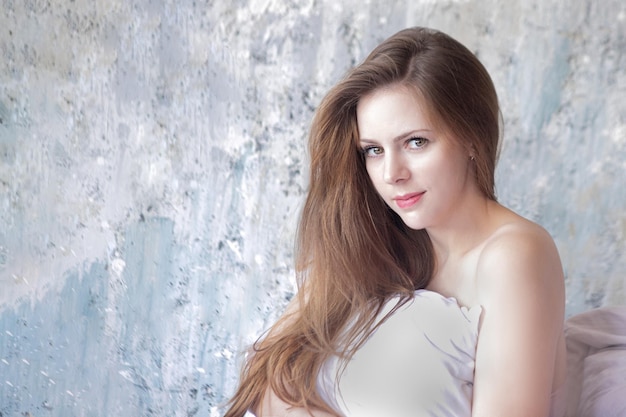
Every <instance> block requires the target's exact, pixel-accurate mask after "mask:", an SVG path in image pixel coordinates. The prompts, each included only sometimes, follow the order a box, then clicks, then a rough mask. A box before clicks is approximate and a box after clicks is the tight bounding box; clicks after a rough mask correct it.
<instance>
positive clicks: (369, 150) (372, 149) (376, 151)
mask: <svg viewBox="0 0 626 417" xmlns="http://www.w3.org/2000/svg"><path fill="white" fill-rule="evenodd" d="M382 153H383V148H381V147H379V146H368V147H366V148H363V155H365V156H366V157H375V156H380V155H382Z"/></svg>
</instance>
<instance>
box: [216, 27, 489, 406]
mask: <svg viewBox="0 0 626 417" xmlns="http://www.w3.org/2000/svg"><path fill="white" fill-rule="evenodd" d="M394 83H399V84H403V85H407V86H410V87H412V88H415V89H416V94H420V96H421V97H422V98H423V99H425V100H426V101H425V102H426V103H427V105H428V107H429V110H430V112H431V115H432V116H434V117H435V119H436V120H438V121H440V122H441V123H443V125H445V127H446V128H447V129H449V131H450V132H451V133H453V137H455V138H456V139H457V140H458V141H459V142H460V143H461V144H462V145H463V146H465V147H466V148H467V150H468V152H469V153H471V154H472V156H473V157H474V163H475V170H474V172H475V175H476V180H477V184H478V186H479V188H480V189H481V191H482V192H483V194H484V195H485V196H486V197H487V198H490V199H494V200H495V193H494V170H495V164H496V159H497V150H498V141H499V108H498V102H497V96H496V93H495V89H494V86H493V83H492V81H491V78H490V77H489V75H488V73H487V71H486V70H485V68H484V67H483V66H482V64H481V63H480V62H479V61H478V59H477V58H476V57H475V56H474V55H473V54H472V53H471V52H470V51H469V50H468V49H467V48H465V47H464V46H463V45H461V44H460V43H458V42H457V41H455V40H454V39H452V38H450V37H449V36H447V35H445V34H443V33H441V32H438V31H434V30H430V29H425V28H411V29H405V30H403V31H401V32H398V33H397V34H395V35H393V36H392V37H390V38H389V39H387V40H386V41H384V42H383V43H381V44H380V45H379V46H378V47H376V48H375V49H374V50H373V51H372V52H371V54H370V55H369V56H368V57H367V58H366V59H365V61H364V62H363V63H361V64H360V65H359V66H357V67H356V68H354V69H353V70H351V71H350V72H349V73H348V74H347V76H346V77H345V78H344V79H343V80H342V81H340V82H339V83H338V84H337V85H336V86H335V87H334V88H332V89H331V90H330V91H329V92H328V94H327V95H326V97H325V98H324V99H323V100H322V102H321V104H320V106H319V108H318V109H317V112H316V114H315V117H314V119H313V123H312V127H311V132H310V136H309V152H310V159H311V161H310V177H309V191H308V195H307V197H306V201H305V205H304V208H303V211H302V214H301V218H300V224H299V229H298V237H297V245H296V271H297V274H298V275H297V278H298V284H299V291H298V294H297V300H296V301H297V304H296V305H297V308H295V310H294V311H292V312H291V313H290V314H286V315H284V316H283V317H282V318H281V319H280V320H279V321H278V322H277V323H276V324H275V325H274V326H273V327H272V329H271V330H270V331H269V332H268V334H267V335H266V336H265V337H264V338H261V339H260V340H258V341H257V342H256V343H255V345H254V352H253V354H252V355H251V356H250V358H249V359H248V361H247V363H246V364H245V366H244V369H243V371H242V374H241V380H240V385H239V388H238V390H237V392H236V393H235V395H234V397H233V398H232V399H231V401H230V405H231V407H230V409H229V410H228V411H227V413H226V415H225V417H241V416H242V415H244V414H245V412H246V410H248V409H255V408H257V407H259V406H260V404H261V401H262V399H263V396H264V394H265V392H266V390H267V389H268V388H270V389H271V390H273V392H274V393H275V394H276V395H277V396H278V397H279V398H281V399H282V400H283V401H285V402H287V403H290V404H292V405H294V406H299V407H306V408H309V409H312V408H318V409H322V410H325V411H328V412H333V410H331V409H330V408H329V406H328V405H327V404H325V403H324V401H323V400H322V399H321V398H320V396H319V394H318V392H317V390H316V382H317V375H318V373H319V370H320V368H321V366H322V365H323V363H324V362H325V361H326V360H327V359H328V358H329V356H330V355H334V354H336V355H339V356H341V357H343V358H349V357H350V356H351V355H352V354H353V353H354V352H355V351H356V350H357V349H358V348H359V347H360V346H361V344H362V343H363V341H364V340H365V339H366V337H367V335H369V334H371V332H372V331H373V330H374V329H375V328H376V326H377V324H376V323H377V322H376V320H377V316H378V314H379V313H380V311H381V308H382V306H383V305H384V304H385V302H387V301H388V300H389V299H390V298H391V297H393V296H399V300H400V302H399V304H398V305H401V304H402V303H403V302H406V301H408V300H410V299H411V297H412V296H413V294H414V291H415V290H416V289H419V288H424V287H425V286H426V285H427V284H428V282H429V280H430V278H431V277H432V275H433V271H434V268H435V261H434V255H433V249H432V245H431V242H430V239H429V237H428V235H427V233H426V231H424V230H411V229H409V228H408V227H407V226H406V225H405V224H404V223H403V222H402V221H401V219H400V218H399V217H398V216H397V215H396V214H395V213H394V212H393V211H392V210H391V209H390V208H389V207H388V206H386V205H385V203H384V202H383V200H382V199H381V198H380V197H379V195H378V194H377V192H376V191H375V189H374V187H373V186H372V184H371V182H370V179H369V177H368V174H367V172H366V169H365V163H364V159H363V155H362V152H361V151H360V149H359V145H358V143H359V135H358V130H357V118H356V107H357V103H358V102H359V100H360V99H361V98H362V97H364V96H365V95H367V94H369V93H371V92H372V91H374V90H376V89H378V88H381V87H384V86H388V85H391V84H394ZM469 153H468V155H469ZM348 323H350V325H349V326H348Z"/></svg>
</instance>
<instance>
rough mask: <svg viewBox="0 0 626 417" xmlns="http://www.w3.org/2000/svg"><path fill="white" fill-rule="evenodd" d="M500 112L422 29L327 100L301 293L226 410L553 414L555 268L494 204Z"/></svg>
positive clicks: (396, 42) (560, 307) (558, 347)
mask: <svg viewBox="0 0 626 417" xmlns="http://www.w3.org/2000/svg"><path fill="white" fill-rule="evenodd" d="M499 116H500V114H499V107H498V101H497V96H496V92H495V89H494V86H493V83H492V81H491V79H490V77H489V75H488V73H487V71H486V70H485V68H484V67H483V66H482V65H481V63H480V62H479V61H478V60H477V58H476V57H475V56H474V55H473V54H472V53H471V52H470V51H469V50H467V49H466V48H465V47H464V46H462V45H461V44H459V43H458V42H457V41H455V40H453V39H452V38H450V37H449V36H447V35H445V34H443V33H441V32H437V31H434V30H429V29H424V28H412V29H406V30H403V31H401V32H399V33H397V34H395V35H393V36H392V37H390V38H389V39H387V40H386V41H384V42H383V43H382V44H381V45H379V46H378V47H377V48H376V49H374V51H372V53H371V54H370V55H369V56H368V57H367V59H366V60H365V61H364V62H363V63H362V64H360V65H359V66H358V67H356V68H355V69H353V70H352V71H351V72H349V73H348V75H347V76H346V77H345V79H343V80H342V81H341V82H339V84H338V85H336V86H335V87H334V88H333V89H332V90H331V91H330V92H329V93H328V95H327V96H326V97H325V98H324V100H323V101H322V103H321V104H320V107H319V109H318V110H317V113H316V115H315V118H314V121H313V125H312V128H311V133H310V138H309V140H310V143H309V150H310V156H311V171H310V189H309V193H308V196H307V199H306V203H305V206H304V209H303V212H302V216H301V220H300V225H299V231H298V232H299V235H298V247H297V265H296V267H297V272H298V279H299V281H298V282H299V291H298V294H297V297H295V298H294V301H293V302H292V304H291V305H290V306H289V308H288V309H287V312H286V313H285V314H284V316H283V317H282V318H281V319H280V320H279V321H278V322H277V323H276V324H275V325H274V326H273V327H272V329H271V330H270V331H269V333H268V334H267V336H266V337H265V338H263V339H261V340H260V341H258V342H257V343H256V345H255V348H254V354H253V355H251V356H250V358H249V359H248V362H247V364H246V366H245V369H244V370H243V373H242V377H241V382H240V386H239V389H238V391H237V392H236V394H235V396H234V398H233V399H232V400H231V408H230V410H229V411H228V412H227V413H226V417H240V416H242V415H244V414H246V412H253V413H254V414H255V415H257V416H259V417H260V416H263V417H267V416H283V415H289V416H299V415H302V416H306V415H313V416H341V415H346V416H351V417H352V416H364V415H371V416H405V415H406V416H422V415H429V416H431V415H433V416H456V417H459V416H470V415H471V416H473V417H480V416H488V417H491V416H503V415H506V416H508V417H516V416H520V417H522V416H524V417H527V416H535V417H539V416H562V415H563V413H564V411H563V407H564V399H563V398H562V397H563V393H564V391H563V389H561V387H562V386H563V385H564V384H563V382H564V378H565V347H564V346H565V345H564V338H563V332H562V324H563V314H564V283H563V281H564V280H563V273H562V268H561V264H560V260H559V256H558V253H557V250H556V248H555V245H554V243H553V241H552V239H551V238H550V236H549V235H548V233H547V232H546V231H545V230H543V229H542V228H541V227H540V226H538V225H536V224H534V223H532V222H530V221H528V220H526V219H524V218H522V217H520V216H518V215H517V214H515V213H513V212H512V211H510V210H508V209H507V208H505V207H503V206H502V205H500V204H499V203H497V201H496V197H495V193H494V170H495V164H496V158H497V153H498V142H499Z"/></svg>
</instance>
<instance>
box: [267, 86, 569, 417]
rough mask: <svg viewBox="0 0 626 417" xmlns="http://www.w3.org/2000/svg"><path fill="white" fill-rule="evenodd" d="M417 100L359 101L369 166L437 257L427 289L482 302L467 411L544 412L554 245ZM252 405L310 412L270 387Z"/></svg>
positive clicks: (556, 277) (398, 89)
mask: <svg viewBox="0 0 626 417" xmlns="http://www.w3.org/2000/svg"><path fill="white" fill-rule="evenodd" d="M425 109H426V106H425V105H424V103H423V102H422V101H421V100H420V99H419V97H418V96H417V95H416V94H415V92H414V91H413V90H411V89H409V88H406V87H404V86H401V85H393V86H389V87H386V88H380V89H378V90H375V91H374V92H372V93H370V94H369V95H367V96H365V97H364V98H362V99H361V100H360V101H359V104H358V107H357V119H358V128H359V135H360V142H361V147H362V148H363V150H364V154H365V157H366V159H365V160H366V167H367V171H368V174H369V176H370V178H371V180H372V183H373V185H374V187H375V188H376V190H377V191H378V193H379V194H380V195H381V197H382V198H383V199H384V200H385V202H386V203H387V204H388V205H389V206H390V207H391V208H392V209H393V210H394V211H395V212H396V213H397V214H398V215H399V216H400V217H401V218H402V220H403V221H404V222H405V223H406V224H407V225H408V226H409V227H411V228H413V229H426V231H427V232H428V234H429V236H430V238H431V240H432V242H433V247H434V249H435V257H436V264H437V268H436V271H435V275H434V276H433V278H432V280H431V282H430V283H429V285H428V289H429V290H432V291H436V292H438V293H441V294H442V295H444V296H446V297H455V298H456V299H457V300H458V302H459V303H460V304H461V305H465V306H474V305H480V306H482V316H481V322H480V333H479V339H478V346H477V351H476V365H475V376H474V393H473V401H472V417H494V416H503V415H506V416H508V417H528V416H536V417H541V416H545V417H547V416H548V415H549V411H550V402H551V393H553V392H555V391H556V390H557V389H559V388H560V387H561V386H562V385H563V383H564V380H565V372H566V363H565V355H566V353H565V343H564V336H563V330H562V327H563V320H564V303H565V302H564V300H565V289H564V278H563V272H562V266H561V262H560V259H559V255H558V252H557V249H556V247H555V244H554V242H553V240H552V238H551V237H550V235H549V234H548V233H547V232H546V231H545V230H544V229H543V228H541V227H540V226H538V225H536V224H535V223H533V222H531V221H529V220H526V219H524V218H523V217H521V216H519V215H517V214H515V213H514V212H512V211H511V210H509V209H507V208H505V207H503V206H502V205H500V204H499V203H497V202H495V201H493V200H490V199H488V198H486V197H485V196H484V194H483V193H481V192H480V190H479V188H478V186H477V184H476V179H475V176H474V172H473V169H474V167H473V163H474V162H473V161H472V148H471V147H467V146H462V145H461V144H460V140H458V139H456V138H454V137H452V136H451V135H450V134H449V133H448V132H447V131H446V130H445V128H443V129H442V128H440V127H438V125H436V124H434V123H432V120H431V118H430V117H429V116H428V113H427V111H425ZM260 411H261V412H260V414H258V415H259V416H263V417H268V416H284V415H288V416H295V417H298V416H309V415H311V414H309V412H308V411H306V410H304V409H299V408H293V407H290V406H289V405H288V404H285V403H284V402H282V401H281V400H280V399H278V398H277V397H276V396H275V395H274V394H273V393H271V392H268V394H267V395H266V398H265V401H264V405H263V409H262V410H260ZM313 415H314V416H315V417H317V416H319V417H329V416H331V415H330V414H327V413H322V412H319V411H314V414H313Z"/></svg>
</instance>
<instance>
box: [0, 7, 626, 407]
mask: <svg viewBox="0 0 626 417" xmlns="http://www.w3.org/2000/svg"><path fill="white" fill-rule="evenodd" d="M224 3H228V2H215V1H191V0H141V1H139V0H137V1H131V2H129V1H122V0H108V1H91V0H48V1H45V0H20V1H17V0H1V1H0V4H2V8H1V9H0V286H1V290H0V416H21V415H32V416H58V417H61V416H63V417H66V416H70V415H72V416H96V417H97V416H112V415H137V416H147V415H155V416H166V415H167V416H193V415H199V416H200V415H203V416H207V415H210V416H216V415H220V412H219V410H218V408H217V407H218V405H219V403H220V402H221V401H223V400H224V399H225V398H226V396H227V395H228V394H230V393H231V392H232V390H233V387H234V383H235V381H236V376H237V371H238V364H239V355H238V352H239V351H240V349H241V348H242V347H243V346H244V345H245V344H247V343H250V342H251V341H252V340H253V339H254V338H255V336H256V335H258V334H259V333H260V332H261V331H262V329H264V328H265V327H266V326H267V325H268V324H269V323H270V322H271V321H272V320H274V319H275V317H276V316H277V314H279V312H280V311H281V309H282V308H283V307H284V305H285V304H286V301H287V300H288V299H289V298H290V297H291V296H292V294H293V268H292V244H293V236H294V231H295V225H296V219H297V215H298V210H299V207H300V204H301V203H302V198H303V195H304V190H305V189H306V178H305V173H306V155H305V143H304V141H305V137H306V132H307V128H308V125H309V122H310V119H311V115H312V111H313V109H314V108H315V106H316V105H317V103H318V102H319V100H320V98H321V96H322V95H323V93H324V92H325V91H326V90H327V89H328V88H329V87H330V86H331V85H332V84H333V83H334V82H335V81H337V80H338V78H339V77H340V76H341V75H342V74H343V73H344V72H345V70H346V69H348V68H349V67H350V66H351V65H353V64H354V63H356V62H358V61H359V60H361V59H362V58H363V57H364V55H365V54H366V53H367V52H368V51H369V50H370V49H371V48H372V47H373V46H374V45H375V44H376V43H377V42H378V41H380V40H382V39H383V38H385V37H386V36H388V35H390V34H391V33H393V32H395V31H396V30H398V29H400V28H403V27H405V26H412V25H428V26H432V27H435V28H439V29H442V30H444V31H446V32H448V33H450V34H451V35H453V36H455V37H457V38H458V39H459V40H461V41H463V42H464V43H465V44H466V45H468V46H469V47H470V48H471V49H472V50H474V51H476V52H477V53H478V55H479V57H480V58H481V59H482V60H483V62H484V63H485V65H486V66H487V67H488V69H489V70H490V72H491V73H492V75H493V78H494V81H495V82H496V85H497V88H498V91H499V94H500V97H501V101H502V106H503V113H504V117H505V120H506V127H505V144H504V147H503V152H502V157H501V160H500V165H499V168H498V175H499V177H498V191H499V196H500V199H501V201H502V202H504V203H505V204H507V205H509V206H511V207H512V208H513V209H515V210H517V211H518V212H520V213H521V214H523V215H526V216H528V217H530V218H532V219H534V220H537V221H539V222H540V223H542V224H543V225H544V226H545V227H546V228H547V229H548V230H549V231H550V232H551V233H552V234H553V236H554V238H555V240H556V242H557V244H558V246H559V249H560V252H561V255H562V258H563V262H564V268H565V271H566V275H567V297H568V306H567V308H568V314H573V313H576V312H579V311H583V310H586V309H589V308H593V307H597V306H601V305H615V304H623V303H626V290H625V289H624V284H625V282H626V193H624V192H623V189H624V187H625V186H626V175H625V173H626V100H625V94H626V5H624V3H623V1H621V0H603V1H601V2H598V1H594V0H572V1H569V0H548V1H544V0H529V1H528V0H509V1H505V2H503V1H500V0H456V1H452V0H441V1H434V0H422V1H415V0H405V1H390V0H380V1H373V0H372V1H366V2H363V1H361V0H346V1H343V2H341V3H342V5H339V4H338V3H339V2H336V1H334V0H328V1H323V0H318V1H312V0H311V1H295V0H292V1H289V0H283V1H273V0H237V1H234V0H233V1H232V2H230V3H232V4H224Z"/></svg>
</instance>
